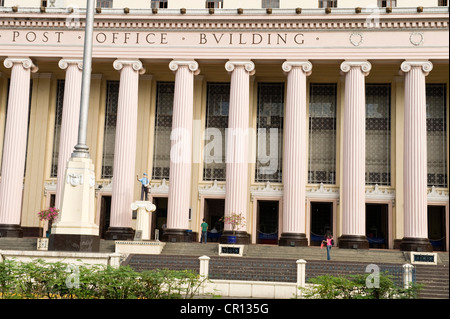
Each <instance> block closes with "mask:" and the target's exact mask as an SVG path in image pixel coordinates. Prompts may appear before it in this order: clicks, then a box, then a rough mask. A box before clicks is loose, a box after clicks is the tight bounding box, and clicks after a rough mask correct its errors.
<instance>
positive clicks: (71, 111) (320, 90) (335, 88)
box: [0, 0, 449, 251]
mask: <svg viewBox="0 0 450 319" xmlns="http://www.w3.org/2000/svg"><path fill="white" fill-rule="evenodd" d="M79 2H80V3H78V2H77V1H72V2H71V3H70V4H69V3H68V1H65V2H64V1H59V2H58V1H57V0H56V1H46V2H45V1H44V2H42V1H32V0H29V1H25V0H24V1H22V2H20V3H18V1H9V0H4V1H2V3H1V4H2V5H3V7H0V60H2V64H1V65H0V141H2V143H0V154H1V155H2V157H1V162H0V163H1V168H2V170H1V180H0V234H1V236H42V235H43V233H44V232H45V231H46V230H47V229H48V228H50V225H43V224H40V223H39V220H38V218H37V212H38V211H40V210H42V209H44V208H46V207H49V206H55V207H57V208H58V207H60V205H61V203H60V200H61V193H62V192H63V189H64V184H65V183H68V181H67V180H64V175H63V174H62V173H61V172H62V171H64V170H65V166H66V163H67V161H68V159H69V158H70V156H71V152H72V151H73V147H74V145H75V144H76V138H77V132H78V119H79V108H80V92H81V75H82V56H83V42H84V25H85V23H84V19H85V17H84V15H85V9H84V8H83V7H84V6H83V1H79ZM366 2H367V3H365V2H364V4H362V3H361V1H358V2H357V3H356V2H355V1H341V0H339V1H294V0H290V1H283V0H280V1H246V2H245V3H246V7H240V3H241V2H239V1H231V0H230V1H227V0H224V1H189V2H188V3H189V5H190V7H187V6H186V4H185V2H180V1H174V0H168V1H151V3H150V4H149V2H148V1H146V2H144V1H127V2H126V4H125V2H124V1H117V0H115V1H97V7H98V8H97V10H96V15H95V22H94V36H93V40H94V47H93V65H92V77H91V90H90V92H91V94H90V105H89V115H88V134H87V144H88V146H89V154H90V157H91V159H92V162H93V164H94V172H95V178H94V177H93V180H92V187H95V205H94V206H95V222H96V224H97V225H98V227H99V237H100V238H105V239H128V238H132V237H133V232H134V229H135V225H136V220H135V216H134V213H133V211H132V209H131V206H130V205H131V203H132V202H133V201H136V200H139V198H140V194H141V184H140V183H139V182H138V181H137V178H136V175H138V177H139V178H140V177H141V175H142V174H143V173H144V172H145V173H147V174H148V176H149V179H150V184H151V189H150V191H149V197H150V200H151V201H152V202H153V203H154V204H155V205H156V207H157V210H156V211H155V212H154V213H152V218H151V221H150V222H151V223H150V224H151V226H150V228H151V230H152V238H154V236H155V235H156V234H157V233H158V232H159V234H160V236H161V237H162V238H163V239H164V240H167V241H189V240H198V239H199V238H198V234H199V233H201V229H200V224H201V222H202V220H203V219H205V220H206V221H207V222H208V224H209V225H210V228H216V229H217V230H218V231H219V233H222V231H223V233H222V234H223V236H222V240H223V239H224V238H226V236H227V235H230V234H231V233H232V229H231V228H230V227H229V225H227V224H225V225H224V224H223V223H222V222H220V218H221V217H223V216H229V215H230V214H232V213H240V214H242V215H243V216H244V217H245V220H246V222H245V225H243V226H242V227H240V228H239V229H238V232H237V237H238V242H244V243H255V244H279V245H288V246H299V245H300V246H302V245H319V244H320V241H321V240H322V238H323V236H324V235H325V234H326V233H327V232H331V233H332V234H333V235H334V237H335V238H336V242H337V243H336V244H337V245H338V246H339V247H342V248H387V249H398V248H400V249H403V250H417V249H418V250H433V249H434V250H447V251H448V246H449V242H448V232H449V229H448V224H449V223H448V218H449V216H448V215H449V213H448V212H449V204H448V173H449V164H448V148H449V144H448V143H449V142H448V141H449V136H448V134H449V133H448V132H449V124H448V123H449V118H448V116H449V115H448V113H449V112H448V111H449V108H448V105H449V103H448V93H449V92H448V86H449V80H448V79H449V74H448V56H449V49H448V48H449V44H448V6H447V4H446V3H445V2H443V1H423V2H418V3H417V5H416V3H414V4H413V5H412V4H411V2H408V7H407V6H406V4H404V3H402V1H400V0H397V1H366ZM403 2H404V1H403ZM421 4H423V6H421ZM125 6H127V7H125ZM61 214H64V211H62V212H61ZM215 238H216V235H213V234H210V239H211V240H214V239H215Z"/></svg>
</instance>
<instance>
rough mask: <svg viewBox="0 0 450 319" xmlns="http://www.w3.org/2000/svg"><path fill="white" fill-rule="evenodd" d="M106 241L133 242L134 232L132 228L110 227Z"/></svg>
mask: <svg viewBox="0 0 450 319" xmlns="http://www.w3.org/2000/svg"><path fill="white" fill-rule="evenodd" d="M105 239H106V240H133V239H134V230H133V228H131V227H109V228H108V230H107V231H106V233H105Z"/></svg>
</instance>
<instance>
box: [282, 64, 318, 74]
mask: <svg viewBox="0 0 450 319" xmlns="http://www.w3.org/2000/svg"><path fill="white" fill-rule="evenodd" d="M312 67H313V66H312V63H311V62H309V61H286V62H284V63H283V65H282V66H281V68H282V69H283V71H284V72H285V73H289V72H291V70H292V69H293V68H301V69H302V70H303V72H305V74H306V76H309V75H310V74H311V73H312Z"/></svg>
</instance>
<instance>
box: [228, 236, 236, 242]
mask: <svg viewBox="0 0 450 319" xmlns="http://www.w3.org/2000/svg"><path fill="white" fill-rule="evenodd" d="M227 244H236V236H228V237H227Z"/></svg>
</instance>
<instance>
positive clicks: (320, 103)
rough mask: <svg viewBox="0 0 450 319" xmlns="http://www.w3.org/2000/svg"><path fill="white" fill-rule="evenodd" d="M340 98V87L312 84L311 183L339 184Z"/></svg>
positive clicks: (309, 180) (310, 101) (310, 118)
mask: <svg viewBox="0 0 450 319" xmlns="http://www.w3.org/2000/svg"><path fill="white" fill-rule="evenodd" d="M336 98H337V86H336V84H334V83H331V84H329V83H320V84H319V83H312V84H311V85H310V98H309V163H308V183H310V184H319V183H323V184H336Z"/></svg>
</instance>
